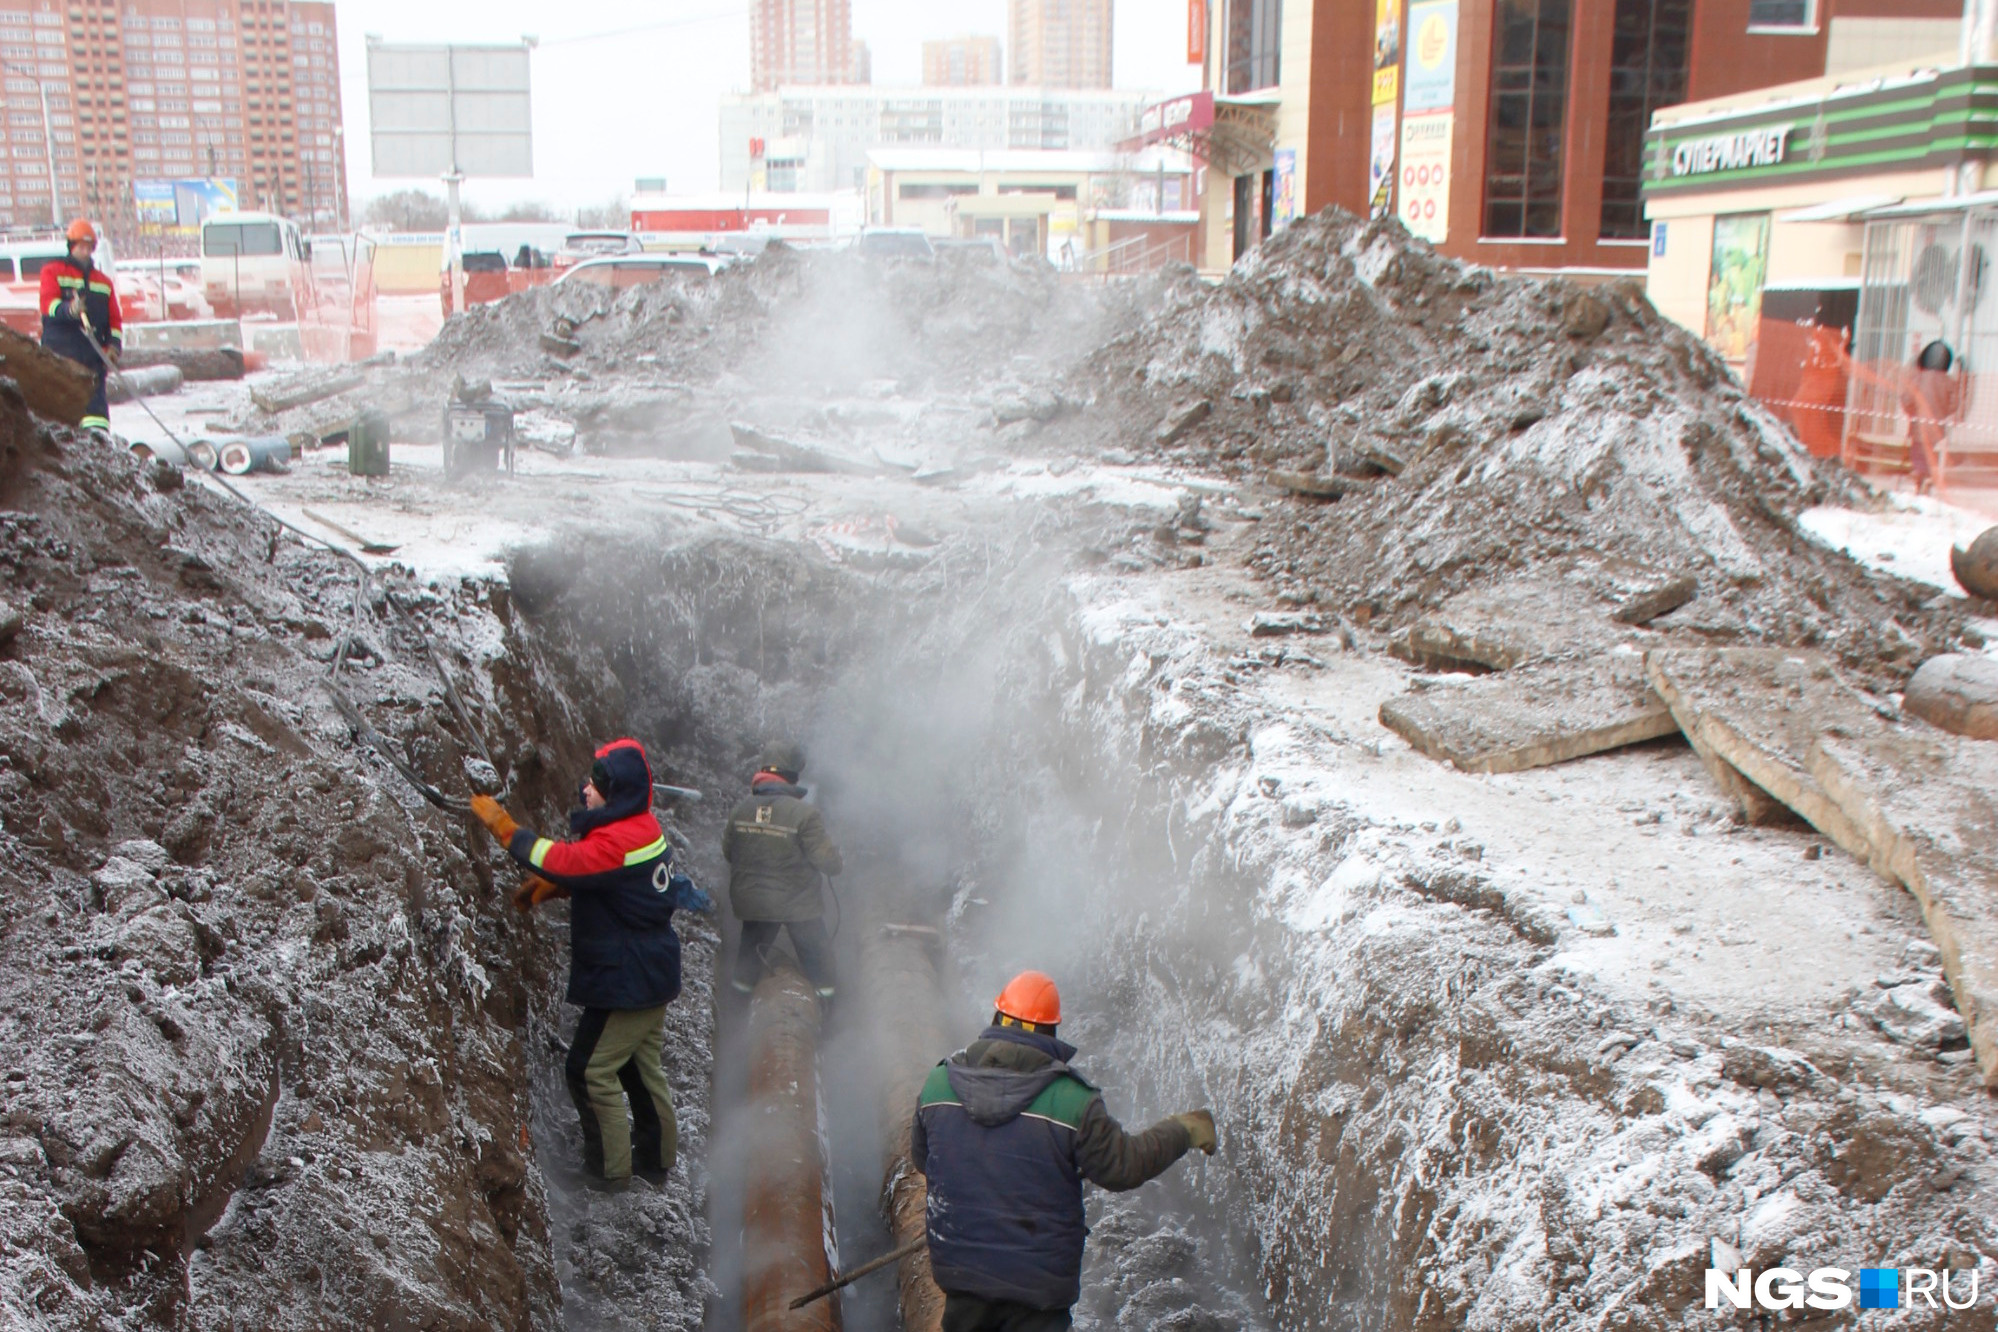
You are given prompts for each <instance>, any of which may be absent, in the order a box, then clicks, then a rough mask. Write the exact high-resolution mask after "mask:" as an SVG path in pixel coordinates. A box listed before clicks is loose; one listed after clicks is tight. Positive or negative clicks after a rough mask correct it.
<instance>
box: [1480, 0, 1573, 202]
mask: <svg viewBox="0 0 1998 1332" xmlns="http://www.w3.org/2000/svg"><path fill="white" fill-rule="evenodd" d="M1495 8H1496V12H1495V13H1494V14H1493V23H1492V29H1493V31H1492V102H1491V129H1490V133H1489V138H1488V140H1487V143H1486V152H1485V228H1484V234H1485V235H1487V236H1559V235H1560V234H1561V168H1562V151H1563V147H1564V143H1563V133H1562V132H1563V128H1564V122H1565V120H1566V117H1567V113H1568V40H1569V36H1570V29H1571V23H1570V17H1571V15H1570V10H1571V8H1572V3H1571V0H1498V3H1497V5H1496V7H1495Z"/></svg>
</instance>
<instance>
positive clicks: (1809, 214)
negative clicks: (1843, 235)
mask: <svg viewBox="0 0 1998 1332" xmlns="http://www.w3.org/2000/svg"><path fill="white" fill-rule="evenodd" d="M1902 197H1903V196H1901V195H1898V194H1849V195H1847V196H1846V197H1844V198H1843V199H1827V200H1825V202H1823V203H1821V204H1812V205H1811V206H1810V207H1809V208H1795V209H1792V210H1791V211H1789V212H1787V213H1778V214H1776V220H1777V221H1778V222H1851V221H1854V220H1856V219H1858V218H1861V217H1863V216H1865V215H1866V214H1868V213H1870V212H1872V211H1873V210H1874V209H1876V208H1889V207H1892V206H1893V205H1895V204H1897V203H1900V202H1901V199H1902Z"/></svg>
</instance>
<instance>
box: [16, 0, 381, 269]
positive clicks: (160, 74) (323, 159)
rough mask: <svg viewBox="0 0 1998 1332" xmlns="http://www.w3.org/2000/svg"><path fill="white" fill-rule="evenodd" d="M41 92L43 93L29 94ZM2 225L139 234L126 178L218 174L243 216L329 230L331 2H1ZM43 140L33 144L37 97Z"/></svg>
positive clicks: (335, 137) (334, 137) (334, 215)
mask: <svg viewBox="0 0 1998 1332" xmlns="http://www.w3.org/2000/svg"><path fill="white" fill-rule="evenodd" d="M38 85H39V87H38ZM0 90H4V93H5V103H4V104H5V110H6V127H5V128H6V138H5V143H6V148H7V152H6V162H5V169H4V170H0V218H4V219H5V220H6V222H7V223H9V224H13V225H32V224H41V223H46V222H49V221H51V220H59V219H52V218H51V209H50V200H49V175H50V171H49V166H50V154H51V152H52V153H53V158H54V167H55V172H54V174H55V177H56V181H57V188H58V189H59V191H60V196H61V197H60V205H61V208H60V211H61V213H62V214H64V215H66V216H68V215H75V214H78V213H88V214H89V215H90V216H91V217H93V218H95V219H97V221H98V223H99V225H101V226H103V227H105V228H106V229H107V230H109V231H110V232H111V233H112V235H113V236H114V237H116V236H117V235H119V234H120V232H122V231H126V230H128V229H132V228H135V227H136V219H137V216H138V214H137V204H136V202H135V195H134V192H133V186H134V184H135V183H136V182H144V181H153V182H169V181H173V180H186V179H192V178H196V177H224V178H230V179H233V180H234V181H235V182H236V194H237V199H238V203H239V206H240V207H242V208H246V209H247V208H259V207H262V208H270V209H273V210H276V211H279V212H283V213H287V214H290V215H292V216H294V217H296V218H298V219H299V220H300V221H302V222H305V223H307V224H308V225H321V226H331V225H334V223H335V221H336V219H338V218H339V217H340V215H341V213H342V212H343V211H344V208H343V205H344V202H345V199H346V163H345V160H344V154H343V152H342V145H341V137H342V130H341V114H340V66H339V56H338V54H337V50H336V44H335V41H334V19H333V5H332V4H331V3H330V2H327V0H319V2H317V3H304V2H301V0H66V3H61V4H58V3H56V2H55V0H0ZM43 92H45V93H46V94H47V97H48V112H49V115H48V119H49V131H50V137H51V138H52V139H53V143H44V140H43V126H42V108H41V94H42V93H43Z"/></svg>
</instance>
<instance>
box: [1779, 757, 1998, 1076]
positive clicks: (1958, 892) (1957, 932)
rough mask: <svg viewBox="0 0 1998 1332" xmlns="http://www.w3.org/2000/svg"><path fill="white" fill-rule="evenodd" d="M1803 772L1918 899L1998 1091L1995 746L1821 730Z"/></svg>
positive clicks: (1982, 1063)
mask: <svg viewBox="0 0 1998 1332" xmlns="http://www.w3.org/2000/svg"><path fill="white" fill-rule="evenodd" d="M1809 768H1810V772H1811V776H1812V777H1813V779H1814V780H1815V781H1816V782H1817V784H1818V785H1819V787H1820V788H1821V789H1822V790H1824V791H1825V792H1827V793H1828V794H1829V795H1830V796H1831V797H1832V798H1833V799H1834V800H1836V801H1837V802H1838V804H1839V807H1840V809H1841V810H1842V811H1844V813H1845V814H1846V816H1847V817H1848V818H1849V819H1850V820H1851V821H1852V823H1853V825H1854V826H1855V827H1856V828H1857V829H1859V830H1860V832H1861V833H1862V834H1863V835H1864V836H1865V838H1866V839H1867V842H1868V844H1869V845H1871V846H1872V847H1874V848H1875V859H1876V862H1877V866H1876V867H1880V868H1883V869H1884V872H1886V873H1887V874H1889V875H1890V876H1891V877H1893V878H1895V879H1897V880H1899V881H1900V882H1901V883H1902V884H1904V885H1905V886H1906V887H1907V889H1908V891H1909V892H1911V893H1913V894H1914V896H1915V900H1916V901H1918V902H1920V903H1921V906H1922V916H1923V919H1924V920H1926V921H1927V922H1928V926H1929V932H1930V934H1931V935H1932V936H1933V937H1934V939H1935V941H1936V947H1937V948H1939V949H1940V950H1941V951H1942V963H1943V975H1944V977H1946V978H1947V979H1948V981H1949V985H1950V990H1951V993H1952V994H1953V996H1954V997H1955V999H1956V1008H1957V1012H1959V1013H1961V1014H1962V1015H1963V1018H1964V1021H1965V1023H1966V1024H1967V1025H1968V1027H1969V1030H1970V1048H1971V1050H1972V1052H1973V1053H1974V1054H1975V1055H1976V1057H1977V1064H1978V1067H1979V1068H1980V1069H1981V1070H1982V1072H1983V1074H1984V1085H1985V1086H1987V1087H1998V794H1994V793H1998V745H1993V744H1991V743H1989V742H1988V741H1979V740H1971V739H1965V738H1963V737H1961V736H1954V735H1946V734H1942V733H1939V732H1936V731H1932V730H1927V729H1920V730H1918V729H1915V728H1912V727H1910V728H1896V729H1894V730H1892V731H1885V730H1882V731H1875V732H1873V733H1871V734H1867V735H1863V736H1841V735H1836V734H1827V735H1824V736H1822V737H1820V738H1819V739H1818V741H1817V742H1816V743H1815V744H1814V745H1813V747H1812V750H1811V753H1810V756H1809Z"/></svg>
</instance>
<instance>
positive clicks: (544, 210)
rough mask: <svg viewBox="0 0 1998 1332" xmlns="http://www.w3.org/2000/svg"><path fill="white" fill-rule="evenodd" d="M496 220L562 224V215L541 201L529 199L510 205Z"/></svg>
mask: <svg viewBox="0 0 1998 1332" xmlns="http://www.w3.org/2000/svg"><path fill="white" fill-rule="evenodd" d="M495 220H496V221H500V222H560V221H561V220H562V215H561V214H560V213H558V212H556V211H555V209H554V208H553V207H552V206H550V205H548V204H545V203H543V202H541V201H540V200H539V199H527V200H523V201H521V202H520V203H511V204H508V205H507V206H506V208H505V209H504V210H502V211H501V213H500V215H499V217H498V218H496V219H495Z"/></svg>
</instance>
